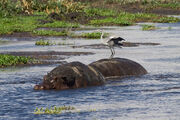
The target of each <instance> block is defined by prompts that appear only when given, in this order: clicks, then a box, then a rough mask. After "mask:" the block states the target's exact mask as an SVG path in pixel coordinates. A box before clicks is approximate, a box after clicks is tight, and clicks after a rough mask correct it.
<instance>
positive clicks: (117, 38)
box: [110, 37, 125, 41]
mask: <svg viewBox="0 0 180 120" xmlns="http://www.w3.org/2000/svg"><path fill="white" fill-rule="evenodd" d="M110 40H112V41H123V40H125V39H124V38H122V37H113V38H111V39H110Z"/></svg>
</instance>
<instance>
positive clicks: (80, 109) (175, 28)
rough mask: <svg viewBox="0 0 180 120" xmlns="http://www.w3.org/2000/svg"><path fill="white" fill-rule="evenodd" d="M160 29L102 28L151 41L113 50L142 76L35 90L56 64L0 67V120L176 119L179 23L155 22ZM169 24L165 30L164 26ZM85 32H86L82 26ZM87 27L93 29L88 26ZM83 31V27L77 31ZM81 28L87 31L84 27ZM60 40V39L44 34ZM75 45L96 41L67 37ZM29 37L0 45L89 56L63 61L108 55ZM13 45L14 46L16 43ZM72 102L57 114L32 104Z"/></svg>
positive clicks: (0, 48)
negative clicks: (40, 110) (139, 67)
mask: <svg viewBox="0 0 180 120" xmlns="http://www.w3.org/2000/svg"><path fill="white" fill-rule="evenodd" d="M155 25H156V26H157V27H160V28H161V29H158V30H155V31H142V30H141V27H140V25H136V26H130V27H104V30H105V32H110V33H112V34H115V35H120V36H122V37H123V38H125V39H126V40H127V41H128V42H155V43H160V44H161V45H158V46H139V47H126V48H123V49H119V48H116V55H115V56H116V57H123V58H129V59H131V60H134V61H136V62H138V63H140V64H141V65H143V66H144V67H145V68H146V69H147V71H148V74H147V75H144V76H140V77H128V78H123V79H119V80H115V81H108V82H107V84H105V85H103V86H98V87H87V88H81V89H73V90H63V91H35V90H33V86H34V85H35V84H38V83H40V82H41V80H42V77H43V75H45V74H46V73H47V72H48V71H50V70H52V69H53V68H54V67H55V66H57V65H48V66H33V67H12V68H4V69H0V92H1V94H0V103H1V104H0V120H5V119H6V120H14V119H17V120H21V119H22V120H25V119H27V120H31V119H36V120H44V119H53V120H56V119H58V120H61V119H62V120H65V119H67V120H68V119H69V120H72V119H73V120H112V119H114V120H179V119H180V112H179V111H180V52H179V51H180V23H175V24H155ZM169 27H171V29H168V28H169ZM88 31H91V30H89V29H88ZM92 31H93V30H92ZM79 32H83V31H79ZM85 32H87V31H85ZM47 39H50V40H54V41H63V39H62V38H50V37H49V38H47ZM71 41H73V42H75V44H76V45H85V44H97V43H100V41H99V40H85V39H73V40H69V42H71ZM34 42H35V41H22V40H21V41H16V43H10V44H8V45H1V46H0V52H4V51H50V50H56V51H85V52H86V51H87V52H94V53H96V54H94V55H88V56H83V55H82V56H74V57H70V58H68V59H67V61H68V62H71V61H81V62H83V63H85V64H89V63H91V62H93V61H95V60H99V59H102V58H108V57H109V55H110V50H109V49H83V48H76V49H73V48H71V47H70V46H65V47H61V46H47V47H41V46H38V47H37V46H35V45H34ZM17 46H18V47H17ZM54 105H56V106H62V105H67V106H74V107H75V108H76V110H75V111H72V112H63V113H62V114H57V115H35V114H33V112H34V109H35V108H36V107H38V108H40V107H51V106H54Z"/></svg>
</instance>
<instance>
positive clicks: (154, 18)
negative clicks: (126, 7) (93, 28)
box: [89, 12, 180, 26]
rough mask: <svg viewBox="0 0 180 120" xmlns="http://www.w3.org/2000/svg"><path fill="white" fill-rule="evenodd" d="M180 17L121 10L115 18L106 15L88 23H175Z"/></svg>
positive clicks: (127, 24) (121, 24)
mask: <svg viewBox="0 0 180 120" xmlns="http://www.w3.org/2000/svg"><path fill="white" fill-rule="evenodd" d="M178 21H180V19H178V18H175V17H166V16H160V15H155V14H148V13H135V14H132V13H127V12H121V13H120V14H119V15H118V16H117V17H116V18H113V17H108V18H105V19H100V20H91V21H90V23H89V24H90V25H99V26H100V25H119V26H129V25H133V24H135V23H136V22H158V23H175V22H178Z"/></svg>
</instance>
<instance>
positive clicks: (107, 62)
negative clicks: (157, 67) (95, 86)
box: [89, 58, 147, 77]
mask: <svg viewBox="0 0 180 120" xmlns="http://www.w3.org/2000/svg"><path fill="white" fill-rule="evenodd" d="M89 66H91V67H93V68H94V69H96V70H98V71H99V72H101V73H102V75H103V76H104V77H124V76H137V75H144V74H147V71H146V69H145V68H144V67H143V66H141V65H140V64H139V63H137V62H134V61H132V60H129V59H125V58H112V59H101V60H98V61H96V62H93V63H91V64H89Z"/></svg>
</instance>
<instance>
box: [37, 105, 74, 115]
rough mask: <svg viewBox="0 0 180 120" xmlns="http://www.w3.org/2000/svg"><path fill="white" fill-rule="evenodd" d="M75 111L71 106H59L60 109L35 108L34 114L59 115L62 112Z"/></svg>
mask: <svg viewBox="0 0 180 120" xmlns="http://www.w3.org/2000/svg"><path fill="white" fill-rule="evenodd" d="M70 110H75V107H72V106H60V107H56V106H54V107H50V108H36V109H35V110H34V114H61V113H62V112H63V111H70Z"/></svg>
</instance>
